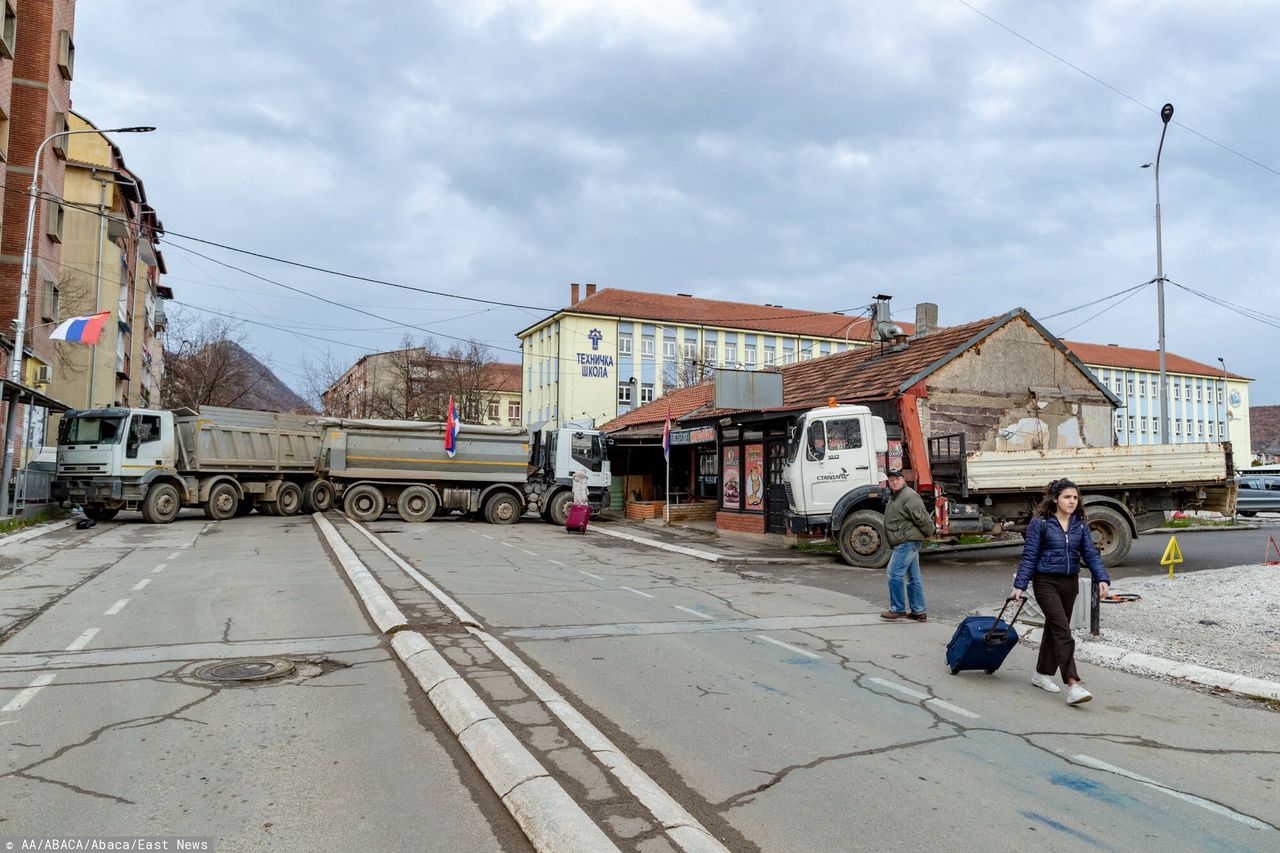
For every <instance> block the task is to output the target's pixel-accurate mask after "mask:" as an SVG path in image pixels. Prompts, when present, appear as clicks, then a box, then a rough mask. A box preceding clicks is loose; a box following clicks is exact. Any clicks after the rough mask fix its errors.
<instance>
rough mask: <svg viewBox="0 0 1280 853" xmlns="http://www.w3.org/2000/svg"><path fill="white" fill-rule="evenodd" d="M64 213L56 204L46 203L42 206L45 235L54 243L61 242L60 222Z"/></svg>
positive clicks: (60, 206) (64, 215)
mask: <svg viewBox="0 0 1280 853" xmlns="http://www.w3.org/2000/svg"><path fill="white" fill-rule="evenodd" d="M65 217H66V211H65V209H64V208H63V207H62V205H60V204H58V203H57V202H53V201H47V202H45V205H44V218H45V223H44V224H45V233H46V234H48V235H49V239H50V240H52V241H53V242H55V243H61V242H62V221H63V219H64V218H65Z"/></svg>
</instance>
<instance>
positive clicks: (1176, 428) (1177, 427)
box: [1173, 421, 1182, 435]
mask: <svg viewBox="0 0 1280 853" xmlns="http://www.w3.org/2000/svg"><path fill="white" fill-rule="evenodd" d="M1173 434H1174V435H1182V421H1174V422H1173Z"/></svg>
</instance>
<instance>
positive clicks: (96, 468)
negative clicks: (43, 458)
mask: <svg viewBox="0 0 1280 853" xmlns="http://www.w3.org/2000/svg"><path fill="white" fill-rule="evenodd" d="M105 473H107V466H106V465H59V466H58V476H67V475H70V474H105Z"/></svg>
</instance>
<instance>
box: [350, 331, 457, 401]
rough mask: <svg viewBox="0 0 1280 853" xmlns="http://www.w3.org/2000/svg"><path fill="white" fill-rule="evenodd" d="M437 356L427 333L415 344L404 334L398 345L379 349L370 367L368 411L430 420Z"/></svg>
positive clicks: (434, 391) (436, 372)
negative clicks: (422, 339)
mask: <svg viewBox="0 0 1280 853" xmlns="http://www.w3.org/2000/svg"><path fill="white" fill-rule="evenodd" d="M439 360H440V354H439V352H438V350H437V348H436V342H435V340H434V339H432V338H430V337H428V338H427V339H425V340H424V341H423V342H422V343H421V344H420V345H417V346H415V345H414V343H413V339H412V338H411V337H409V336H408V335H405V336H404V338H403V339H402V340H401V341H400V349H398V350H394V351H392V352H387V353H381V354H380V355H379V357H378V358H376V359H374V360H373V363H372V364H371V365H370V368H369V371H370V376H369V378H368V379H369V387H370V393H369V413H370V414H371V415H372V416H373V417H377V418H391V419H394V420H431V419H432V414H433V412H434V410H435V406H434V399H435V397H436V396H438V392H437V389H436V385H437V382H438V377H437V374H438V368H437V362H438V361H439Z"/></svg>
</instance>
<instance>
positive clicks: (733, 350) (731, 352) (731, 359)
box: [724, 344, 738, 367]
mask: <svg viewBox="0 0 1280 853" xmlns="http://www.w3.org/2000/svg"><path fill="white" fill-rule="evenodd" d="M737 360H738V345H737V344H725V345H724V363H725V366H726V367H732V366H733V365H734V363H736V362H737Z"/></svg>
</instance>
